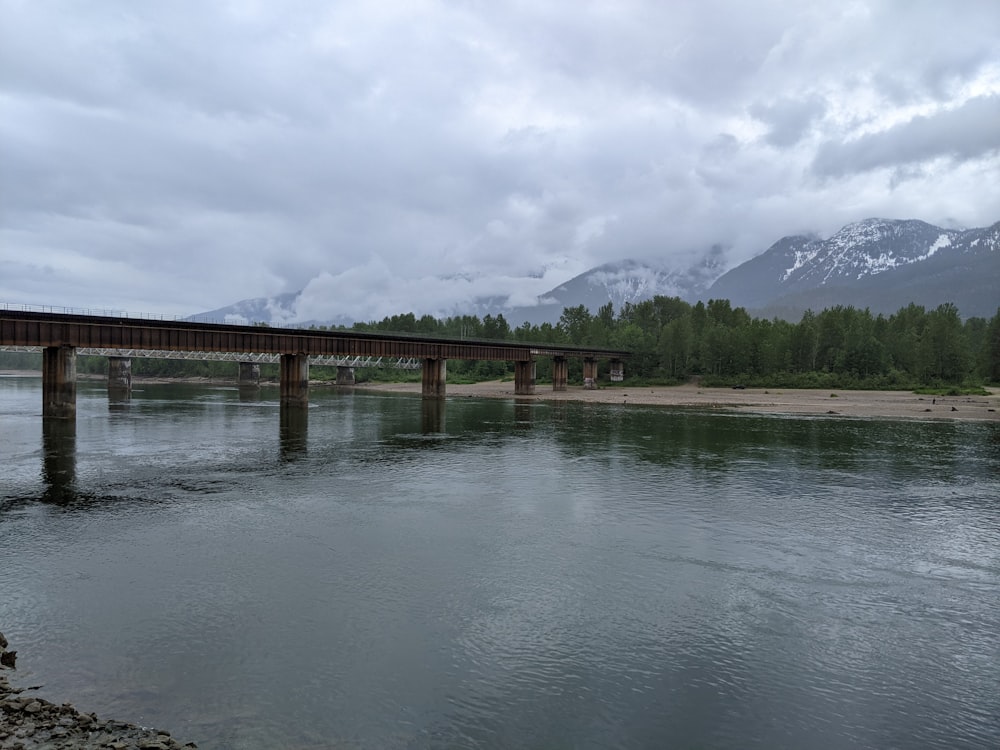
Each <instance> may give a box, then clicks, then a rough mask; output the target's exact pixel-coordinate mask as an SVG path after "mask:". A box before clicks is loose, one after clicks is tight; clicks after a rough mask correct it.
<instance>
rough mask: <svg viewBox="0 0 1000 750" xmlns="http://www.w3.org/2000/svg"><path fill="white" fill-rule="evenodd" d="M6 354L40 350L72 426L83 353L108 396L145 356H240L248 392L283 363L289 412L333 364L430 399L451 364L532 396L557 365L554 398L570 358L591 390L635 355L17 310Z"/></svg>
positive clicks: (4, 320) (47, 400)
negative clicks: (540, 370) (502, 367)
mask: <svg viewBox="0 0 1000 750" xmlns="http://www.w3.org/2000/svg"><path fill="white" fill-rule="evenodd" d="M0 349H20V350H41V351H42V401H43V403H42V415H43V416H44V417H57V418H66V419H75V417H76V356H77V354H78V353H100V354H103V355H104V356H107V357H108V358H109V359H108V388H109V393H110V392H112V391H115V390H117V391H124V392H127V391H128V389H130V388H131V357H133V356H141V355H143V354H152V355H153V356H162V357H170V356H176V357H177V358H187V359H191V358H204V359H219V358H235V360H236V361H238V362H240V384H241V385H245V386H253V385H254V384H255V379H256V382H259V373H260V370H259V367H260V365H259V362H261V361H275V360H276V361H277V362H279V363H280V399H281V406H282V407H304V406H306V405H308V401H309V365H310V362H312V363H314V364H320V363H322V364H335V365H336V366H337V368H338V371H337V383H338V384H339V385H353V384H354V371H353V368H354V367H359V366H372V365H373V364H378V365H380V366H385V365H387V364H392V365H393V366H397V367H413V368H416V367H420V369H421V371H422V377H421V383H422V385H421V393H422V395H423V396H424V398H443V397H444V396H445V380H446V376H447V361H448V360H449V359H462V360H495V361H506V362H513V363H514V393H515V394H516V395H531V394H533V393H534V392H535V362H536V360H537V358H539V357H551V358H552V388H553V390H556V391H562V390H566V388H567V380H568V372H569V368H568V360H569V359H570V358H580V359H582V360H583V377H584V387H593V383H594V382H595V381H596V379H597V367H598V361H599V360H610V368H611V379H612V380H621V379H622V377H623V365H622V362H623V360H624V359H626V358H627V357H628V352H626V351H622V350H617V349H603V348H593V347H577V346H563V345H554V344H530V343H519V342H511V341H488V340H455V339H447V338H433V337H425V336H416V335H413V336H410V335H406V334H382V333H367V332H360V331H343V330H337V331H324V330H314V329H289V328H270V327H263V326H248V325H227V324H217V323H195V322H190V321H178V320H173V321H170V320H156V319H145V318H134V317H124V316H123V317H117V316H111V315H80V314H68V313H55V312H37V311H28V310H10V309H0Z"/></svg>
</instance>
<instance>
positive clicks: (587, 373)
mask: <svg viewBox="0 0 1000 750" xmlns="http://www.w3.org/2000/svg"><path fill="white" fill-rule="evenodd" d="M583 387H584V390H588V391H593V390H596V389H597V360H596V359H594V358H593V357H584V358H583Z"/></svg>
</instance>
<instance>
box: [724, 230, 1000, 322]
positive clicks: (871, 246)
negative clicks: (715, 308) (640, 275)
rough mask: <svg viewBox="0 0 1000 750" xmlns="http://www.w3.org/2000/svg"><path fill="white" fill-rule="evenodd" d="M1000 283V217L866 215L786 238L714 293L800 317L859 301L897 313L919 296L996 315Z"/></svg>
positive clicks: (761, 310) (970, 312) (765, 311)
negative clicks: (962, 222) (974, 220)
mask: <svg viewBox="0 0 1000 750" xmlns="http://www.w3.org/2000/svg"><path fill="white" fill-rule="evenodd" d="M998 290H1000V222H998V223H996V224H994V225H992V226H990V227H985V228H980V229H968V230H956V229H942V228H941V227H936V226H933V225H931V224H928V223H926V222H923V221H915V220H905V221H899V220H889V219H866V220H864V221H860V222H857V223H855V224H849V225H847V226H846V227H844V228H843V229H841V230H840V231H839V232H837V233H836V234H834V235H833V236H832V237H830V238H829V239H826V240H823V239H820V238H818V237H815V236H791V237H784V238H782V239H780V240H778V241H777V242H776V243H774V244H773V245H772V246H771V247H770V248H768V249H767V250H766V251H765V252H764V253H762V254H761V255H758V256H757V257H755V258H752V259H751V260H749V261H747V262H746V263H743V264H742V265H740V266H737V267H736V268H733V269H732V270H730V271H728V272H727V273H725V274H723V275H722V276H721V277H719V279H718V280H717V281H716V282H715V283H714V284H713V285H712V286H711V287H710V288H709V290H708V296H709V297H711V298H715V299H728V300H730V302H732V304H733V305H734V306H736V305H739V306H742V307H746V308H748V309H749V310H751V311H753V312H754V313H755V314H758V315H765V316H771V315H777V316H779V317H784V318H789V319H793V320H794V319H798V317H799V316H801V314H802V313H803V312H804V311H805V310H807V309H812V310H820V309H823V308H825V307H832V306H834V305H853V306H854V307H867V308H869V309H871V310H872V311H873V312H875V313H886V314H889V313H893V312H895V311H896V310H898V309H899V308H900V307H904V306H906V305H908V304H909V303H911V302H914V303H916V304H918V305H923V306H924V307H927V308H934V307H937V306H938V305H940V304H942V303H944V302H953V303H955V304H956V306H957V307H958V308H959V310H960V312H961V313H962V315H963V316H965V317H971V316H981V317H990V316H992V315H993V314H995V313H996V310H997V306H998V305H1000V291H998Z"/></svg>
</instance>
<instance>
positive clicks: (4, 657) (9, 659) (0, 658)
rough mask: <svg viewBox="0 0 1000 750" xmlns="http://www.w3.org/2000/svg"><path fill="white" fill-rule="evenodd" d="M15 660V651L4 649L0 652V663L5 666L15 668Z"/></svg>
mask: <svg viewBox="0 0 1000 750" xmlns="http://www.w3.org/2000/svg"><path fill="white" fill-rule="evenodd" d="M16 660H17V651H4V652H3V653H2V654H0V664H2V665H3V666H5V667H10V668H11V669H15V667H14V662H15V661H16Z"/></svg>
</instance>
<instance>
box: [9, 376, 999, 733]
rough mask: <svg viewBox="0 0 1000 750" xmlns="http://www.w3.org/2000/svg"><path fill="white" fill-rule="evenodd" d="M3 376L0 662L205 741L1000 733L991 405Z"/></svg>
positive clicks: (66, 696) (59, 689)
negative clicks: (532, 398) (449, 394)
mask: <svg viewBox="0 0 1000 750" xmlns="http://www.w3.org/2000/svg"><path fill="white" fill-rule="evenodd" d="M40 412H41V381H40V380H37V379H30V378H15V377H6V378H0V630H3V632H4V633H6V635H7V637H8V639H9V640H10V641H11V648H17V649H18V650H19V652H20V657H19V674H18V682H19V684H22V685H27V684H32V685H35V684H41V685H44V688H43V690H41V691H40V694H41V695H43V697H46V698H48V699H49V700H53V701H56V702H60V701H63V700H68V701H72V702H73V703H74V704H75V705H76V706H77V707H79V708H80V709H81V710H86V711H96V712H98V713H99V714H101V715H104V716H108V717H114V718H119V719H124V720H129V721H135V722H138V723H141V724H144V725H149V726H158V727H164V728H167V729H170V730H171V731H172V732H173V734H174V735H175V736H177V737H178V738H181V739H182V740H184V741H187V740H194V741H196V742H198V744H199V746H200V747H201V748H203V749H204V748H209V749H212V748H216V749H220V750H225V749H229V748H233V749H235V748H239V749H240V750H244V749H249V750H256V749H258V748H259V749H264V748H267V749H268V750H271V749H274V748H423V747H429V748H452V747H455V748H463V747H467V748H617V747H620V748H666V747H677V748H696V747H697V748H805V747H808V748H890V747H892V748H901V749H904V750H905V749H909V748H913V749H916V748H921V749H923V748H995V747H998V746H1000V434H998V431H997V428H996V426H995V425H987V424H974V423H953V422H919V421H892V420H860V419H843V418H839V419H829V418H818V417H808V418H804V417H796V418H790V417H778V416H761V415H747V414H729V413H719V412H709V411H698V410H683V409H674V410H666V409H657V408H646V407H636V406H631V405H629V406H623V405H622V406H602V405H596V404H580V403H570V402H558V403H557V402H552V403H546V402H543V401H538V402H531V403H516V402H515V401H513V400H508V401H502V400H475V399H448V400H447V401H445V402H443V403H438V402H423V401H422V400H421V399H419V398H414V397H410V396H406V395H384V394H371V393H369V394H366V393H364V392H361V391H358V392H353V393H352V392H350V391H348V392H339V391H336V390H333V389H323V388H314V389H313V392H312V394H311V405H310V408H309V409H308V413H307V416H305V417H302V416H298V417H296V416H295V412H290V413H286V414H284V415H282V414H281V413H280V409H279V406H278V403H277V392H276V391H275V390H269V389H267V388H265V389H264V390H263V391H262V392H261V393H260V394H259V395H258V396H246V395H245V396H243V397H242V398H241V396H240V393H239V391H238V390H237V389H235V388H228V387H209V386H199V385H182V384H178V385H137V386H136V388H135V391H134V393H133V395H132V398H131V400H130V401H129V402H126V403H117V404H109V402H108V399H107V395H106V393H105V391H104V390H103V387H102V386H101V385H100V384H88V383H81V384H80V386H79V394H78V414H77V420H76V425H75V429H68V428H66V427H65V426H60V425H59V424H58V423H55V424H49V425H47V426H46V427H45V428H44V429H43V420H42V419H41V416H40Z"/></svg>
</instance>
